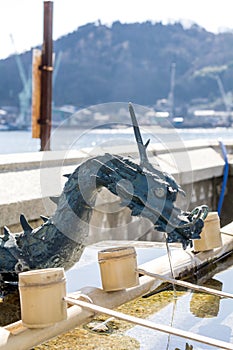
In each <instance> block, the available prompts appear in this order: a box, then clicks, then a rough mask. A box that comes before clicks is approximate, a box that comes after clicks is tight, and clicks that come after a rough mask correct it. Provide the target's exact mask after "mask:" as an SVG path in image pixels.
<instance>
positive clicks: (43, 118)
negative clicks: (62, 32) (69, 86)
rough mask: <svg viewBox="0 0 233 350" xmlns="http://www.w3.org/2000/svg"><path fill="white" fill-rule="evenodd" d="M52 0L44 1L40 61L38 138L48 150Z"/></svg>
mask: <svg viewBox="0 0 233 350" xmlns="http://www.w3.org/2000/svg"><path fill="white" fill-rule="evenodd" d="M52 22H53V2H52V1H44V40H43V48H42V63H41V107H40V120H39V124H40V139H41V151H49V150H50V134H51V119H52V73H53V39H52V27H53V23H52Z"/></svg>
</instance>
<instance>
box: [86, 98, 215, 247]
mask: <svg viewBox="0 0 233 350" xmlns="http://www.w3.org/2000/svg"><path fill="white" fill-rule="evenodd" d="M129 111H130V115H131V119H132V124H133V128H134V134H135V138H136V142H137V145H138V150H139V155H140V163H139V164H136V163H135V162H133V161H132V160H130V159H128V158H123V157H120V156H116V155H111V154H105V156H103V158H102V159H100V158H99V160H98V162H100V164H99V171H98V173H97V176H95V178H96V179H97V181H98V182H99V185H100V186H105V187H107V188H108V189H109V190H110V191H111V192H112V193H114V194H116V195H118V196H119V197H120V198H121V205H123V206H127V207H129V208H130V209H131V215H133V216H143V217H146V218H148V219H149V220H150V221H151V222H152V223H153V224H154V226H155V229H157V230H158V231H162V232H165V233H166V237H167V242H168V243H172V242H179V243H182V245H183V248H184V249H186V247H187V246H188V245H190V246H192V240H193V239H199V238H200V233H201V230H202V228H203V225H204V219H205V218H206V216H207V214H208V207H207V206H206V205H202V206H199V207H196V208H195V209H193V210H192V211H191V212H189V211H183V210H181V209H180V208H178V207H176V206H175V201H176V199H177V195H178V193H181V194H182V195H185V192H184V191H183V190H182V188H181V187H180V186H179V185H178V184H177V182H176V180H175V179H174V177H173V176H172V175H170V174H168V173H166V172H163V171H161V170H160V169H159V167H156V166H153V165H152V164H151V163H150V162H149V159H148V157H147V153H146V148H147V146H148V144H149V140H148V141H147V143H146V144H145V145H144V144H143V141H142V137H141V133H140V129H139V127H138V123H137V120H136V116H135V113H134V109H133V106H132V104H129ZM93 161H95V162H96V161H97V160H93Z"/></svg>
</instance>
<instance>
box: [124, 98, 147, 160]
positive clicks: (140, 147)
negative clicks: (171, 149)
mask: <svg viewBox="0 0 233 350" xmlns="http://www.w3.org/2000/svg"><path fill="white" fill-rule="evenodd" d="M129 113H130V116H131V120H132V124H133V130H134V135H135V139H136V142H137V145H138V151H139V155H140V165H141V166H143V165H145V164H148V163H149V160H148V157H147V154H146V147H147V146H148V143H149V141H147V143H146V145H144V144H143V141H142V135H141V132H140V129H139V126H138V122H137V119H136V116H135V113H134V109H133V106H132V103H129Z"/></svg>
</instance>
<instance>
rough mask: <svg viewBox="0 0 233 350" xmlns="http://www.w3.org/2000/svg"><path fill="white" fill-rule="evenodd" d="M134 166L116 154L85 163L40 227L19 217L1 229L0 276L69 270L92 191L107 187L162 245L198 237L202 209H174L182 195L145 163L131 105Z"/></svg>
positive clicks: (167, 176) (164, 175) (85, 223)
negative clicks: (162, 237)
mask: <svg viewBox="0 0 233 350" xmlns="http://www.w3.org/2000/svg"><path fill="white" fill-rule="evenodd" d="M129 111H130V115H131V118H132V124H133V128H134V133H135V138H136V142H137V145H138V149H139V155H140V163H139V164H137V163H136V162H134V161H133V160H131V159H129V158H124V157H122V156H119V155H112V154H108V153H106V154H104V155H100V156H96V157H93V158H90V159H87V160H86V161H84V162H83V163H82V164H80V165H79V166H78V167H77V168H76V170H75V171H74V172H73V173H72V174H69V175H66V176H67V177H68V180H67V182H66V184H65V186H64V189H63V192H62V194H61V196H60V197H58V198H57V199H54V200H55V201H56V203H57V209H56V211H55V213H54V215H53V216H52V217H51V218H45V217H42V218H43V220H44V224H43V225H41V226H40V227H38V228H36V229H33V228H32V227H31V226H30V225H29V223H28V222H27V220H26V219H25V217H24V215H21V217H20V222H21V225H22V228H23V231H22V232H20V233H17V234H12V233H11V232H10V231H9V229H8V228H7V227H5V228H4V235H3V236H1V237H0V274H1V275H2V277H3V279H4V275H5V274H9V273H11V274H15V275H17V273H19V272H21V271H24V270H27V269H39V268H48V267H64V268H65V269H68V268H70V267H71V266H72V265H73V264H74V263H75V262H77V261H78V260H79V258H80V256H81V253H82V251H83V248H84V244H85V243H84V242H85V238H86V236H87V235H88V233H89V222H90V219H91V215H92V210H93V208H94V206H95V199H96V194H97V192H98V191H99V190H100V189H101V188H102V187H105V188H107V189H108V190H109V191H110V192H111V193H113V194H115V195H117V196H118V197H120V199H121V205H122V206H125V207H128V208H129V209H130V210H131V215H132V216H142V217H145V218H147V219H149V220H150V221H151V222H152V223H153V224H154V226H155V228H156V229H157V230H158V231H163V232H166V233H167V241H168V242H169V243H170V242H180V243H182V245H183V248H184V249H185V248H186V247H187V246H188V245H189V244H192V239H198V238H200V232H201V229H202V227H203V220H204V219H205V217H206V215H207V212H208V208H207V207H206V206H205V205H203V206H201V207H197V208H195V209H194V210H193V211H191V212H188V211H182V210H181V209H179V208H177V207H175V201H176V199H177V195H178V193H179V192H180V193H181V194H184V192H183V190H182V189H181V187H180V186H179V185H178V184H177V183H176V181H175V179H174V178H173V177H172V176H171V175H170V174H167V173H165V172H163V171H161V170H160V169H159V167H158V166H154V165H152V164H151V163H150V162H149V159H148V157H147V153H146V148H147V146H148V143H149V141H147V143H146V144H143V141H142V137H141V133H140V129H139V127H138V124H137V120H136V117H135V114H134V110H133V107H132V105H131V104H130V105H129Z"/></svg>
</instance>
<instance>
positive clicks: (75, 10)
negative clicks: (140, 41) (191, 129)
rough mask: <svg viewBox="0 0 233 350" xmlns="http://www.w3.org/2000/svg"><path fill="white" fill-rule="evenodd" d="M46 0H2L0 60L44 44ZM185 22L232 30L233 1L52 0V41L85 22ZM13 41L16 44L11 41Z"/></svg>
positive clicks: (216, 29)
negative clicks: (44, 6) (44, 7)
mask: <svg viewBox="0 0 233 350" xmlns="http://www.w3.org/2000/svg"><path fill="white" fill-rule="evenodd" d="M43 4H44V1H43V0H0V59H2V58H6V57H8V56H9V55H11V54H14V53H15V52H17V53H21V52H24V51H27V50H30V49H31V48H32V47H35V46H36V45H40V44H41V43H42V41H43ZM98 20H100V21H101V23H102V24H106V25H111V23H112V22H114V21H117V20H119V21H120V22H122V23H132V22H145V21H148V20H149V21H152V22H154V23H155V22H160V21H161V22H162V23H164V24H167V23H174V22H179V21H182V23H183V24H184V25H186V24H190V23H196V24H198V25H200V26H201V27H203V28H205V29H206V30H208V31H210V32H213V33H218V32H220V31H223V30H226V29H230V30H233V0H221V1H220V0H160V1H158V0H83V1H81V0H53V39H54V40H56V39H57V38H59V37H61V36H63V35H66V34H67V33H70V32H72V31H74V30H76V29H77V28H78V27H79V26H82V25H84V24H86V23H90V22H92V23H93V22H97V21H98ZM11 37H12V38H13V42H14V43H13V42H12V40H11Z"/></svg>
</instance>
